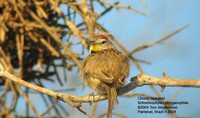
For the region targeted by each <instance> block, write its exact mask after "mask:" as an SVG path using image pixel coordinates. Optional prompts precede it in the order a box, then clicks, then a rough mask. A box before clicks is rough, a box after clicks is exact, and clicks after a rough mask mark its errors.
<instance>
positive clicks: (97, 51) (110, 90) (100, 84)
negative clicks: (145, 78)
mask: <svg viewBox="0 0 200 118" xmlns="http://www.w3.org/2000/svg"><path fill="white" fill-rule="evenodd" d="M94 39H95V40H94V41H93V42H92V44H91V45H90V52H91V53H90V54H89V55H88V56H87V57H86V58H85V59H84V61H83V68H82V75H83V80H84V83H85V84H87V85H88V86H90V87H91V88H92V90H93V91H94V90H102V91H106V93H107V96H108V113H107V118H111V117H112V109H113V107H114V105H115V104H118V99H117V96H118V95H117V91H116V88H117V87H119V86H122V85H123V84H124V81H125V79H126V77H127V76H128V73H129V62H128V59H127V57H126V56H124V55H122V54H121V52H119V51H118V50H117V49H116V48H115V46H114V45H113V44H112V43H111V42H110V41H109V40H108V39H107V38H106V37H105V36H104V35H98V36H96V37H95V38H94Z"/></svg>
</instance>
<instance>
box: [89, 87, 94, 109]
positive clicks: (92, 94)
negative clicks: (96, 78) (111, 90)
mask: <svg viewBox="0 0 200 118" xmlns="http://www.w3.org/2000/svg"><path fill="white" fill-rule="evenodd" d="M89 96H92V101H91V102H89V104H90V106H91V105H92V103H93V102H94V91H92V92H91V93H90V94H89Z"/></svg>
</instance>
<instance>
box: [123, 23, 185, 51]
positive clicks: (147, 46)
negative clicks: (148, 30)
mask: <svg viewBox="0 0 200 118" xmlns="http://www.w3.org/2000/svg"><path fill="white" fill-rule="evenodd" d="M187 27H188V25H185V26H183V27H181V28H179V29H177V30H175V31H174V32H172V33H171V34H168V35H167V36H165V37H163V38H162V39H160V40H158V41H156V42H153V43H149V44H144V45H142V46H139V47H137V48H135V49H134V50H132V51H130V52H129V53H128V54H127V55H132V54H133V53H136V52H138V51H141V50H144V49H146V48H149V47H152V46H154V45H157V44H160V43H162V42H163V41H165V40H167V39H169V38H171V37H172V36H174V35H175V34H177V33H179V32H180V31H182V30H184V29H186V28H187Z"/></svg>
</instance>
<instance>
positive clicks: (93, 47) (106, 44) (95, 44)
mask: <svg viewBox="0 0 200 118" xmlns="http://www.w3.org/2000/svg"><path fill="white" fill-rule="evenodd" d="M114 48H115V46H114V45H113V44H112V42H111V41H109V39H108V38H107V37H106V36H105V35H96V36H95V37H94V38H93V40H92V41H90V48H89V51H90V53H95V52H99V51H102V50H106V49H114Z"/></svg>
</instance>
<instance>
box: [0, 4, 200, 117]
mask: <svg viewBox="0 0 200 118" xmlns="http://www.w3.org/2000/svg"><path fill="white" fill-rule="evenodd" d="M19 1H20V0H19ZM19 1H18V2H19ZM61 1H62V0H61ZM29 2H30V3H34V2H33V1H29ZM45 2H47V4H49V8H50V9H51V10H52V11H50V10H49V9H44V7H42V5H43V4H46V3H45ZM54 2H55V1H54ZM70 2H75V1H67V0H66V1H65V0H63V1H62V2H58V5H57V7H59V8H60V10H61V12H60V11H59V10H58V9H56V8H53V7H50V6H53V5H55V4H53V2H52V3H51V2H48V1H44V3H43V4H42V2H41V4H39V3H40V2H39V1H38V4H36V3H34V5H36V6H37V5H38V6H40V5H41V8H43V10H44V12H46V14H47V16H48V17H47V18H45V15H44V14H43V15H39V14H41V12H39V11H38V12H37V9H39V7H38V6H37V7H38V8H37V7H36V8H32V7H29V10H30V9H31V10H32V11H33V13H35V14H36V15H38V17H40V18H41V19H42V20H43V21H44V23H47V26H49V27H51V28H52V29H49V30H48V28H47V27H46V25H43V24H42V23H41V21H40V20H41V19H40V20H38V19H37V18H36V17H34V15H33V14H32V13H31V12H27V13H30V17H31V18H29V15H27V16H26V15H25V14H24V15H22V16H23V17H24V22H25V23H28V21H34V20H35V21H36V25H35V27H36V26H37V25H39V26H37V27H36V28H38V29H31V33H33V36H34V33H35V34H37V33H39V34H40V35H35V38H36V40H39V39H40V40H39V41H38V42H39V43H38V42H37V41H36V42H34V40H33V39H34V38H33V39H31V35H28V33H27V34H24V38H23V39H24V43H23V45H24V49H23V50H26V46H27V50H28V51H27V52H28V53H27V54H26V51H24V52H23V51H22V52H23V54H24V55H25V56H24V57H23V56H22V57H23V59H22V60H23V61H20V57H19V55H20V54H21V53H20V51H18V50H19V49H20V46H18V47H17V45H18V43H17V40H18V39H17V38H16V37H18V35H17V33H19V37H20V36H21V35H22V34H23V33H24V32H28V31H30V30H26V27H25V25H23V28H21V27H20V26H16V27H10V26H9V25H13V26H14V24H6V22H5V25H6V26H7V29H8V31H7V32H6V33H5V37H6V36H7V35H10V36H11V35H12V36H13V37H15V38H16V40H14V41H12V40H11V39H12V37H9V36H7V37H6V38H1V43H0V46H1V48H2V49H3V52H5V53H6V54H5V55H7V56H10V57H11V59H10V60H16V61H11V62H12V63H11V64H12V65H13V70H12V69H9V70H10V72H12V73H13V74H15V75H16V76H19V77H21V78H23V79H24V80H26V79H28V78H30V77H31V78H32V79H31V80H26V81H29V82H31V83H33V84H37V85H40V86H44V87H45V88H48V89H51V90H56V91H58V92H62V93H67V94H72V95H78V96H86V95H88V94H89V93H90V88H88V87H83V85H82V80H81V76H80V71H79V67H78V66H77V65H76V63H74V60H73V59H72V60H70V59H69V58H70V56H68V54H67V53H68V52H67V51H66V50H65V49H64V46H63V47H62V45H61V44H60V43H59V41H56V40H54V39H56V38H54V37H53V36H50V37H49V34H50V33H51V32H53V31H54V30H55V29H62V31H57V30H56V33H57V36H58V37H59V38H60V39H62V42H63V44H64V45H65V46H68V45H69V46H68V48H69V49H70V50H72V52H73V53H75V54H77V55H78V57H77V59H78V60H79V61H80V62H81V61H82V59H83V58H84V57H85V56H87V55H88V51H87V41H88V40H89V39H90V38H91V37H92V34H90V32H94V29H90V27H89V26H88V24H89V25H92V26H93V25H94V24H92V23H91V22H97V23H98V24H99V25H101V26H102V27H103V28H105V29H106V30H107V33H109V34H111V35H112V36H114V37H115V39H117V40H118V41H119V42H120V43H121V44H123V46H124V47H125V48H126V49H127V50H128V51H131V50H133V49H135V48H137V47H139V46H141V45H144V44H149V43H152V42H155V41H157V40H160V39H162V38H163V37H165V36H167V35H169V34H171V33H173V32H174V31H176V30H178V29H180V28H181V27H184V26H186V25H189V27H187V28H186V29H184V30H182V31H181V32H179V33H177V34H175V35H173V36H172V37H170V38H168V39H167V40H165V41H163V42H162V43H160V44H158V45H155V46H152V47H149V48H147V49H144V50H141V51H138V52H136V53H134V54H132V56H133V57H136V58H137V59H138V60H145V63H144V62H139V64H140V66H141V68H142V70H143V71H144V73H146V74H149V75H152V76H156V77H162V72H165V73H166V74H167V75H168V76H170V77H172V78H180V79H184V78H185V79H200V72H199V70H200V63H199V60H200V46H199V44H200V40H199V38H198V37H199V33H200V22H199V21H200V14H199V10H200V1H199V0H192V1H188V0H176V1H174V0H162V1H150V0H124V1H119V4H118V3H117V1H115V0H110V1H108V2H109V3H112V4H116V5H123V6H132V7H133V8H136V9H138V10H140V11H141V12H144V13H145V14H147V16H144V15H141V14H140V12H139V13H137V12H134V11H132V10H130V9H126V8H125V9H124V8H115V7H113V8H111V9H110V10H108V11H106V13H105V14H103V15H102V16H101V17H99V19H96V21H90V20H89V21H88V22H87V20H84V19H87V16H81V15H80V14H81V13H80V14H79V13H78V12H77V11H78V10H77V9H75V8H73V5H74V4H73V3H72V5H71V3H70ZM77 2H79V3H81V2H82V3H84V0H83V1H77ZM11 3H12V2H10V3H9V2H8V4H7V3H6V4H7V5H12V4H11ZM91 3H92V2H90V1H87V5H88V9H89V10H91V9H92V7H91V6H89V5H91ZM100 3H101V4H100ZM1 4H4V3H3V1H2V2H1ZM13 4H17V6H18V7H19V6H20V5H21V4H22V6H23V3H21V2H19V3H17V0H16V2H15V3H13ZM92 4H93V5H94V7H93V8H94V9H95V10H94V11H92V10H91V11H92V13H97V14H100V13H102V12H103V11H104V10H106V9H107V8H109V7H110V6H112V5H111V4H107V2H105V1H104V0H100V1H96V0H94V1H93V3H92ZM68 5H69V6H70V8H71V9H69V6H68ZM5 6H6V5H1V6H0V12H1V14H3V13H4V12H6V11H5V10H4V7H5ZM24 6H28V5H24ZM24 6H23V7H24ZM30 6H31V5H30ZM75 6H76V5H75ZM45 7H47V8H48V5H47V6H45ZM81 8H82V14H83V15H84V5H83V7H80V9H81ZM86 8H87V7H86ZM13 9H14V11H15V10H16V9H17V8H16V7H14V6H13ZM35 9H36V10H35ZM56 10H57V11H56ZM76 10H77V11H76ZM8 11H9V9H8ZM16 11H18V12H16V14H19V11H20V10H16ZM53 11H54V12H55V11H56V12H55V13H54V12H53ZM80 11H81V10H80ZM49 12H50V13H49ZM74 12H76V15H74V14H75V13H74ZM86 12H88V11H87V9H86ZM12 13H14V12H12ZM48 13H49V14H48ZM51 13H52V14H51ZM69 13H72V14H70V15H69ZM73 13H74V14H73ZM63 14H64V15H63ZM89 14H90V12H89ZM54 15H55V16H56V15H57V16H56V17H54ZM93 15H94V14H92V15H89V19H92V18H94V17H93ZM13 16H14V15H13ZM2 17H5V16H3V15H2ZM18 17H19V16H18ZM63 17H66V19H68V20H70V21H72V22H73V23H74V24H75V25H76V27H77V28H78V29H79V31H80V32H81V33H82V34H81V35H79V34H78V35H77V33H76V32H75V30H73V28H72V25H71V24H70V23H69V22H67V23H66V21H65V18H63ZM26 18H27V19H28V20H26ZM51 18H52V19H53V21H52V19H51ZM2 19H3V18H2ZM16 19H18V18H16ZM19 19H20V17H19ZM2 21H3V20H2ZM22 21H23V20H21V19H20V20H16V22H18V23H20V22H22ZM90 23H91V24H90ZM55 24H56V25H55ZM66 24H67V25H66ZM81 24H82V25H81ZM40 25H41V26H42V27H41V28H40ZM33 26H34V24H33ZM1 27H3V26H1ZM18 27H20V28H21V29H24V30H22V31H17V30H16V29H17V28H18ZM35 27H34V28H35ZM53 28H55V29H53ZM11 29H13V30H12V32H16V34H12V32H9V30H11ZM95 29H96V30H95V31H96V32H98V33H105V32H106V31H105V30H102V29H101V28H100V29H99V28H97V27H96V28H95ZM48 31H49V32H50V33H49V32H48ZM8 32H9V33H8ZM1 34H3V33H1ZM1 37H3V36H2V35H1ZM41 37H42V38H41ZM52 37H53V38H52ZM110 38H111V37H110ZM20 39H22V38H19V42H21V43H19V45H20V44H22V42H23V41H22V40H20ZM42 39H44V40H45V41H44V40H42ZM80 39H81V40H80ZM29 40H31V41H30V42H31V43H30V42H29V43H30V45H28V44H29V43H28V41H29ZM42 42H48V43H49V44H51V45H52V47H55V50H57V52H58V54H57V53H54V55H53V54H52V51H51V50H50V49H49V48H48V46H46V45H45V43H42ZM113 42H114V43H115V45H116V46H118V49H119V50H121V51H122V52H123V53H124V54H125V53H126V52H124V50H123V49H122V48H121V47H120V46H119V45H118V44H117V43H116V41H115V40H113ZM10 43H11V45H16V47H17V49H16V47H15V46H13V47H12V46H10V47H9V45H8V44H10ZM35 44H36V46H38V47H40V46H41V45H42V44H44V45H43V46H41V50H42V51H41V50H37V51H35V52H34V50H35V49H33V50H31V51H30V50H29V49H32V48H33V47H34V46H35ZM33 45H34V46H33ZM60 45H61V47H60ZM83 45H85V46H83ZM32 46H33V47H32ZM14 48H15V49H14ZM28 48H29V49H28ZM43 48H46V49H47V50H46V49H44V50H43ZM38 49H39V48H38ZM11 50H12V51H11ZM49 50H50V53H49V52H48V51H49ZM9 51H10V52H9ZM32 52H34V53H32ZM8 53H9V54H8ZM40 53H41V54H42V55H43V56H42V62H40V61H41V60H40V59H41V58H40V57H41V55H40ZM56 54H57V55H56ZM13 55H16V56H13ZM29 55H30V56H29ZM45 55H47V56H45ZM58 55H59V56H58ZM64 55H67V56H64ZM0 56H1V58H3V54H2V53H1V55H0ZM34 56H36V57H35V58H34ZM26 57H27V59H30V58H31V59H33V60H35V61H32V60H27V62H29V63H33V64H32V65H31V66H29V67H28V68H26V67H27V65H28V64H27V65H26V64H25V63H26V62H25V61H26ZM47 58H48V60H45V59H47ZM63 60H66V61H63ZM146 61H147V62H148V63H147V62H146ZM22 62H23V64H21V67H23V66H24V67H23V69H22V68H20V63H22ZM130 62H131V72H130V75H129V78H128V79H127V83H128V82H129V81H130V78H131V77H133V76H135V75H137V74H139V73H140V71H139V69H138V68H137V67H136V66H135V64H134V63H133V61H130ZM1 63H2V62H1ZM16 63H18V64H16ZM39 65H40V66H39ZM48 65H49V66H50V67H49V68H48V69H47V67H48ZM4 66H5V65H4ZM64 67H66V68H64ZM22 70H23V71H22ZM25 70H27V71H25ZM36 70H37V71H36ZM47 71H48V73H46V72H47ZM30 72H31V73H32V74H33V75H34V76H32V75H31V76H30V77H29V76H28V75H30ZM20 73H21V74H20ZM27 73H28V75H26V74H27ZM63 73H64V74H63ZM45 74H46V75H48V77H47V76H46V75H45ZM27 76H28V77H27ZM35 78H37V79H35ZM0 82H1V86H0V91H1V92H0V95H1V99H0V101H1V102H5V103H6V106H7V107H9V106H10V105H11V104H12V101H13V99H14V97H13V96H14V95H15V94H13V91H12V90H8V91H6V92H5V83H6V82H5V81H3V80H0ZM19 88H20V89H21V90H22V91H24V92H25V93H26V94H27V96H28V98H29V99H30V100H31V102H32V104H33V105H34V106H35V108H36V109H37V112H38V113H39V114H42V113H45V112H46V111H47V109H48V108H49V107H50V106H51V105H52V104H55V106H54V107H55V108H52V109H50V111H48V112H47V113H45V114H44V115H43V116H44V117H64V116H65V117H69V118H78V117H82V118H87V116H86V115H84V114H83V113H81V112H80V111H78V110H77V109H76V108H73V107H71V106H69V105H68V104H66V103H63V102H62V101H59V102H57V101H56V100H55V99H54V98H49V97H48V96H45V95H42V94H40V93H37V92H34V91H32V90H29V89H27V88H25V87H19ZM5 93H7V94H6V95H5ZM156 93H157V94H156ZM17 94H18V92H17ZM129 94H136V95H135V96H132V97H126V96H122V97H119V102H120V104H119V105H118V106H117V107H116V108H115V109H114V112H116V113H119V114H118V115H114V116H113V117H114V118H115V117H120V116H121V117H128V118H135V117H136V118H144V117H149V118H160V117H164V118H168V117H170V116H169V114H165V113H164V114H139V113H138V108H137V106H138V104H137V102H138V100H137V97H138V95H137V94H145V95H148V96H155V97H156V96H158V94H159V95H160V96H162V97H165V100H169V99H171V98H173V101H187V102H188V103H189V104H187V105H177V106H178V109H176V116H179V117H191V118H198V116H200V102H199V99H200V94H199V88H189V87H185V88H180V87H166V88H165V89H164V91H163V92H161V88H160V86H142V87H138V88H136V89H134V90H132V91H130V92H129ZM14 106H15V107H14ZM14 106H13V109H12V110H11V111H10V114H12V115H13V116H19V117H28V116H32V117H36V116H37V115H36V114H35V113H34V112H33V110H31V108H30V106H29V104H28V103H27V102H26V101H25V100H24V98H23V97H21V96H20V92H19V97H17V100H16V103H15V105H14ZM81 108H82V109H83V110H84V111H85V112H87V113H88V114H90V112H91V111H92V109H93V107H92V106H90V105H89V104H88V103H84V104H83V105H82V107H81ZM96 108H97V110H96V112H95V117H99V116H100V115H102V114H103V113H105V112H106V111H107V101H106V100H105V101H101V102H98V104H97V107H96ZM0 109H1V110H0V111H1V113H2V114H3V113H4V111H5V106H4V105H3V104H1V105H0ZM2 116H3V115H2Z"/></svg>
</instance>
